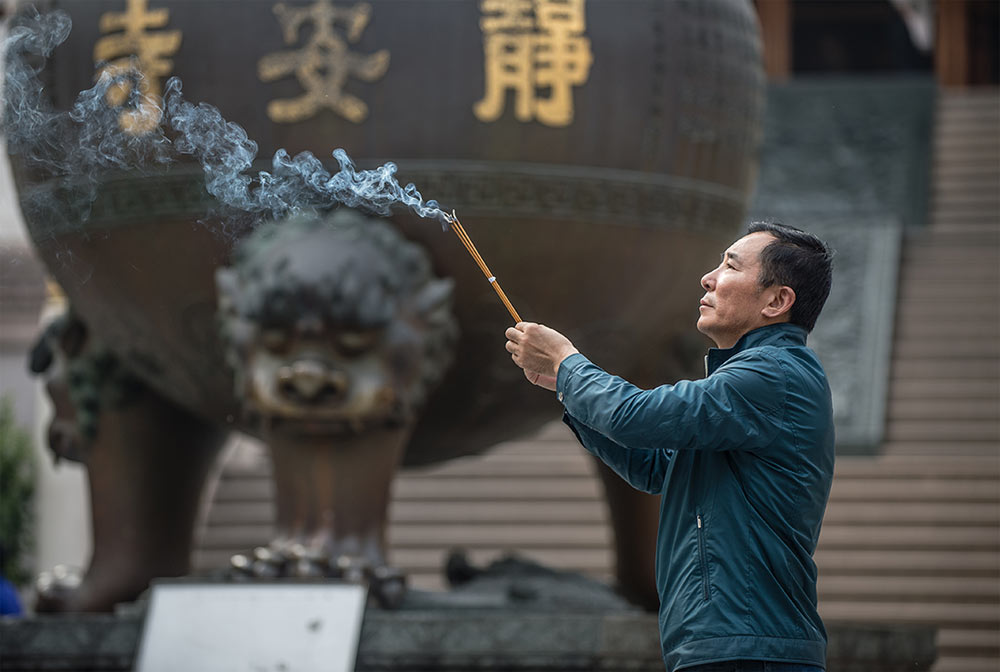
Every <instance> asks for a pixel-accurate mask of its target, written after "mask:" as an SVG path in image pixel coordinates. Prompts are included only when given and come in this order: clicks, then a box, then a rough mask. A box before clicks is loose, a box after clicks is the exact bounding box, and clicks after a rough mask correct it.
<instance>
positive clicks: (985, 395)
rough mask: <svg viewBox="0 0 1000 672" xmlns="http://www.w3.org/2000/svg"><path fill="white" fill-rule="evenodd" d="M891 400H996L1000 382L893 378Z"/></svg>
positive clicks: (993, 379)
mask: <svg viewBox="0 0 1000 672" xmlns="http://www.w3.org/2000/svg"><path fill="white" fill-rule="evenodd" d="M893 382H894V383H898V384H893V385H892V386H891V388H890V395H889V398H890V399H942V398H946V397H950V398H955V399H969V400H975V399H995V398H996V396H997V394H998V393H1000V381H998V380H997V379H995V378H978V379H977V378H915V377H909V378H904V377H900V376H899V375H898V371H897V372H896V375H895V376H894V377H893Z"/></svg>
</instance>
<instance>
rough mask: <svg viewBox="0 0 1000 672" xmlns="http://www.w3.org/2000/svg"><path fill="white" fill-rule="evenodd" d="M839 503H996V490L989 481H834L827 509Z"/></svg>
mask: <svg viewBox="0 0 1000 672" xmlns="http://www.w3.org/2000/svg"><path fill="white" fill-rule="evenodd" d="M840 501H850V502H870V503H871V504H872V506H877V505H879V503H901V502H925V501H935V502H991V503H995V502H1000V490H998V488H997V487H996V483H994V482H992V481H991V480H990V479H976V478H961V477H956V478H933V479H905V480H900V479H892V478H866V479H846V480H838V479H836V478H835V479H834V481H833V487H832V489H831V492H830V505H831V506H833V505H834V504H835V503H839V502H840Z"/></svg>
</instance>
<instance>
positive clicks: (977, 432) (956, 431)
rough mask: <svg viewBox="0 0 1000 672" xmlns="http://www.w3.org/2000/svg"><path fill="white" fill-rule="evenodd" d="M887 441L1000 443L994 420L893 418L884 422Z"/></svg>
mask: <svg viewBox="0 0 1000 672" xmlns="http://www.w3.org/2000/svg"><path fill="white" fill-rule="evenodd" d="M885 438H886V440H887V441H908V440H914V439H919V440H924V441H934V440H939V441H944V440H948V441H996V442H997V445H1000V422H998V421H996V420H962V421H956V422H945V421H941V420H934V419H928V420H895V419H889V420H888V421H887V422H886V432H885Z"/></svg>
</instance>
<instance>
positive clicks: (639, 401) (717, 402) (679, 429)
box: [556, 348, 787, 450]
mask: <svg viewBox="0 0 1000 672" xmlns="http://www.w3.org/2000/svg"><path fill="white" fill-rule="evenodd" d="M762 350H763V349H762V348H755V349H753V350H749V351H746V352H744V353H739V354H737V355H734V356H733V357H732V358H731V359H730V360H729V361H727V362H726V363H725V364H724V365H723V366H721V367H720V368H719V369H718V370H717V371H715V373H713V374H712V375H710V376H709V377H707V378H703V379H701V380H696V381H690V380H684V381H680V382H678V383H677V384H676V385H662V386H660V387H657V388H655V389H652V390H643V389H640V388H638V387H636V386H635V385H632V384H631V383H629V382H628V381H626V380H623V379H622V378H619V377H618V376H614V375H611V374H609V373H607V372H605V371H603V370H602V369H600V368H599V367H597V366H595V365H594V364H593V363H591V362H590V361H589V360H588V359H587V358H586V357H584V356H583V355H579V354H575V355H572V356H570V357H568V358H566V360H564V362H563V363H562V365H561V366H560V367H559V374H558V378H557V386H556V390H557V393H558V398H559V400H560V401H561V402H562V403H563V405H564V406H565V408H566V412H567V413H568V414H569V415H571V416H572V417H573V418H574V419H576V420H577V421H578V422H580V423H582V424H583V425H586V426H587V427H589V428H591V429H593V430H596V431H597V432H598V433H600V434H602V435H604V436H605V437H607V438H608V439H610V440H612V441H613V442H615V443H617V444H619V445H621V446H627V448H626V450H641V449H645V450H662V449H668V450H706V449H707V450H739V449H750V450H752V449H754V448H759V447H762V446H765V445H767V444H769V443H770V442H771V441H772V440H773V439H774V438H775V436H776V435H777V433H778V430H779V428H780V426H781V420H782V415H783V413H784V408H785V402H786V390H787V386H786V382H785V374H784V371H783V369H782V368H781V365H780V363H779V362H778V361H777V360H776V359H775V358H774V357H773V355H768V354H766V353H764V352H762Z"/></svg>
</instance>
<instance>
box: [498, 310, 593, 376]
mask: <svg viewBox="0 0 1000 672" xmlns="http://www.w3.org/2000/svg"><path fill="white" fill-rule="evenodd" d="M506 336H507V352H509V353H510V357H511V359H513V360H514V363H515V364H517V365H518V366H519V367H521V368H522V369H524V376H525V377H526V378H527V379H528V380H529V381H530V382H531V383H533V384H535V385H538V386H540V387H544V388H545V389H547V390H553V391H555V389H556V376H558V375H559V365H560V364H561V363H562V361H563V360H564V359H566V358H567V357H569V356H570V355H572V354H575V353H577V352H579V350H577V349H576V348H575V347H573V344H572V343H571V342H570V340H569V339H568V338H566V337H565V336H563V335H562V334H560V333H559V332H558V331H556V330H555V329H550V328H549V327H546V326H545V325H542V324H535V323H534V322H518V323H517V324H516V325H514V326H513V327H510V328H509V329H507V331H506Z"/></svg>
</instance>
